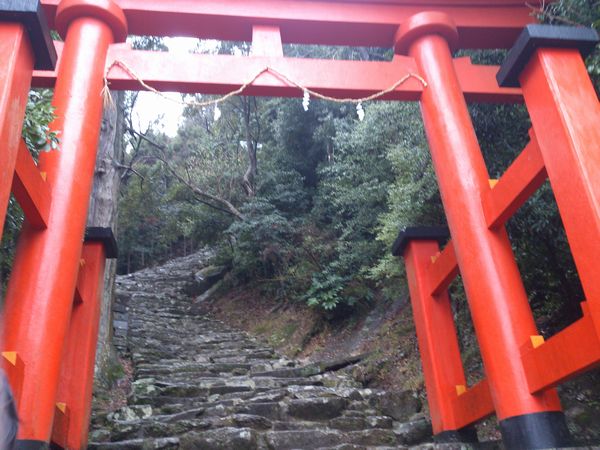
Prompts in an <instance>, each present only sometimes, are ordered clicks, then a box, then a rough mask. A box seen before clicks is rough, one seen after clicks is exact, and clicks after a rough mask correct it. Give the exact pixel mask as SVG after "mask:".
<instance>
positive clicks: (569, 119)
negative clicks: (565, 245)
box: [498, 25, 600, 335]
mask: <svg viewBox="0 0 600 450" xmlns="http://www.w3.org/2000/svg"><path fill="white" fill-rule="evenodd" d="M597 42H598V34H597V33H596V32H595V31H594V30H593V29H588V28H574V27H564V26H550V25H529V26H527V28H526V29H525V30H524V31H523V33H522V34H521V36H520V37H519V39H518V40H517V43H516V44H515V46H514V47H513V49H512V50H511V52H510V53H509V56H508V57H507V60H506V62H505V63H504V64H503V66H502V68H501V70H500V72H499V73H498V80H499V82H500V84H501V85H505V86H506V85H510V86H518V85H519V81H520V85H521V87H522V89H523V96H524V98H525V102H526V105H527V109H528V111H529V115H530V116H531V122H532V126H533V129H534V130H535V134H536V136H537V141H538V144H539V147H540V151H541V154H542V158H543V160H544V165H545V166H546V171H547V172H548V178H549V180H550V185H551V186H552V190H553V192H554V197H555V198H556V203H557V205H558V209H559V211H560V214H561V218H562V221H563V224H564V226H565V232H566V234H567V238H568V240H569V245H570V246H571V252H572V254H573V259H574V260H575V265H576V266H577V271H578V273H579V277H580V279H581V285H582V287H583V291H584V293H585V297H586V300H587V303H588V307H589V310H590V313H591V315H592V319H593V321H594V324H595V327H596V330H597V333H598V334H599V335H600V278H599V277H598V274H599V271H598V255H599V254H600V152H599V151H598V150H599V149H600V126H599V124H600V103H598V98H597V96H596V91H595V90H594V86H593V85H592V82H591V81H590V78H589V76H588V73H587V70H586V67H585V64H584V62H583V58H582V57H581V54H580V52H584V53H589V52H590V51H592V50H593V48H594V47H595V45H596V43H597ZM536 49H537V50H536ZM573 300H576V299H573Z"/></svg>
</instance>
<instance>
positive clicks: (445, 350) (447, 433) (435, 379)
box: [393, 228, 480, 442]
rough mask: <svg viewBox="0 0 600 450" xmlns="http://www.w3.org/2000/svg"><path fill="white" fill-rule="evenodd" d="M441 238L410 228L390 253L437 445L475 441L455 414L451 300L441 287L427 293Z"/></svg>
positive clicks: (459, 381)
mask: <svg viewBox="0 0 600 450" xmlns="http://www.w3.org/2000/svg"><path fill="white" fill-rule="evenodd" d="M446 233H447V230H446ZM443 238H444V232H443V231H441V230H440V229H437V228H409V229H407V230H405V231H403V232H401V233H400V235H399V236H398V239H397V240H396V243H395V244H394V249H393V254H394V255H396V256H400V255H401V256H403V257H404V263H405V266H406V277H407V280H408V287H409V290H410V299H411V303H412V310H413V318H414V322H415V328H416V331H417V338H418V341H419V352H420V354H421V364H422V366H423V376H424V378H425V386H426V388H427V401H428V402H429V410H430V413H431V422H432V425H433V433H434V435H435V437H436V442H444V441H452V442H456V441H457V440H458V441H460V442H477V434H476V433H475V429H473V428H465V426H466V425H468V423H467V424H464V423H459V422H460V417H457V416H455V414H454V406H455V400H456V398H457V397H458V393H457V389H466V380H465V375H464V370H463V365H462V360H461V357H460V351H459V346H458V339H457V337H456V329H455V326H454V317H453V314H452V307H451V305H450V297H449V296H448V293H447V292H446V290H445V289H444V291H443V292H440V293H439V294H437V295H435V296H434V295H433V294H432V289H431V288H432V282H431V281H432V277H431V272H430V271H428V270H427V269H428V268H429V267H430V266H431V262H432V261H431V259H432V258H433V257H436V256H438V255H439V253H440V249H439V244H438V240H439V239H443ZM448 245H452V244H451V243H450V244H448ZM479 418H480V417H476V420H477V419H479Z"/></svg>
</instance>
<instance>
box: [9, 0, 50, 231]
mask: <svg viewBox="0 0 600 450" xmlns="http://www.w3.org/2000/svg"><path fill="white" fill-rule="evenodd" d="M0 60H1V61H2V65H1V66H0V235H1V234H2V230H3V228H4V219H5V217H6V208H7V205H8V199H9V197H10V191H11V184H12V179H13V173H14V171H15V163H16V159H17V153H18V148H19V144H20V142H21V128H22V125H23V117H24V115H25V107H26V105H27V95H28V93H29V85H30V83H31V76H32V73H33V69H34V67H35V68H36V69H46V70H48V69H53V68H54V65H55V63H56V52H55V50H54V46H53V44H52V40H51V39H50V32H49V30H48V26H47V24H46V19H45V17H44V12H43V10H42V8H41V5H40V2H39V0H27V1H21V2H7V1H6V0H0Z"/></svg>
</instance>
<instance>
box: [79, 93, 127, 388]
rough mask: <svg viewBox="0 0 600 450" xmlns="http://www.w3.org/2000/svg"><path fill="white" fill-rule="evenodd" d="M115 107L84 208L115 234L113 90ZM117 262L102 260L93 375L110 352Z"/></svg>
mask: <svg viewBox="0 0 600 450" xmlns="http://www.w3.org/2000/svg"><path fill="white" fill-rule="evenodd" d="M113 98H114V99H115V103H116V107H114V108H107V109H105V110H104V117H103V119H102V128H101V132H100V140H99V143H98V155H97V158H96V169H95V172H94V189H93V192H92V196H91V198H90V206H89V210H88V222H87V224H88V226H95V227H110V228H112V230H113V233H115V236H116V235H117V230H116V224H117V203H118V193H119V186H120V182H121V170H120V168H119V167H120V162H121V161H122V160H123V152H124V145H123V139H122V136H123V93H122V92H113ZM116 272H117V262H116V260H114V259H109V260H107V261H106V270H105V273H104V288H103V291H102V306H101V312H100V326H99V331H98V345H97V348H96V370H95V371H96V375H97V376H98V375H102V373H103V372H104V370H105V368H106V367H107V362H108V360H109V358H110V354H111V344H110V343H111V338H112V331H113V330H112V304H113V298H114V294H115V293H114V285H115V276H116Z"/></svg>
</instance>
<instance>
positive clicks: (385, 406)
mask: <svg viewBox="0 0 600 450" xmlns="http://www.w3.org/2000/svg"><path fill="white" fill-rule="evenodd" d="M373 400H374V401H372V402H371V404H372V405H373V406H375V407H377V408H379V409H380V410H381V412H382V413H383V414H384V415H386V416H390V417H392V418H393V419H395V420H398V421H404V420H408V419H409V418H410V417H411V416H412V415H414V414H415V413H418V412H419V411H421V408H422V404H421V401H420V400H419V399H418V398H417V396H416V395H415V393H414V392H411V391H392V392H385V393H380V394H379V395H377V396H376V397H375V398H374V399H373Z"/></svg>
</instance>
